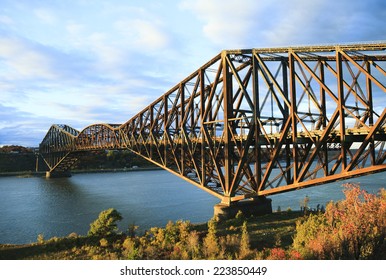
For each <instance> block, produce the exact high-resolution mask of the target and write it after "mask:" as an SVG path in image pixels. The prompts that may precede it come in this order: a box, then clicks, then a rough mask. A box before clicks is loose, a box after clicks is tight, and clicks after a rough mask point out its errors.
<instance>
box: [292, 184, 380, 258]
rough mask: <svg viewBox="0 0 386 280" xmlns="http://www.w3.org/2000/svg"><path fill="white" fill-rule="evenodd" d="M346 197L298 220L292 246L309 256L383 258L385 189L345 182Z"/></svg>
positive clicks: (306, 256) (304, 255) (305, 256)
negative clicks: (375, 191)
mask: <svg viewBox="0 0 386 280" xmlns="http://www.w3.org/2000/svg"><path fill="white" fill-rule="evenodd" d="M344 194H345V197H346V198H345V199H344V200H342V201H339V202H336V203H333V202H330V203H329V204H328V205H327V207H326V211H325V213H323V214H322V213H318V214H314V215H313V214H311V215H310V216H308V217H307V218H306V219H305V220H304V221H298V222H297V225H296V232H297V233H296V236H295V238H294V242H293V247H294V249H295V250H297V251H299V252H300V253H301V254H302V256H303V257H304V258H308V259H385V258H386V242H385V237H386V191H385V190H384V189H382V190H381V192H380V195H379V196H376V195H374V194H369V193H367V192H366V191H364V190H361V189H360V188H359V186H358V185H353V184H346V185H345V190H344Z"/></svg>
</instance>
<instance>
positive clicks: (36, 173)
mask: <svg viewBox="0 0 386 280" xmlns="http://www.w3.org/2000/svg"><path fill="white" fill-rule="evenodd" d="M153 170H163V169H162V168H161V167H157V166H155V167H136V168H133V167H130V168H113V169H89V170H71V174H87V173H116V172H136V171H153ZM45 175H46V171H31V170H29V171H28V170H27V171H12V172H0V177H21V178H31V177H45Z"/></svg>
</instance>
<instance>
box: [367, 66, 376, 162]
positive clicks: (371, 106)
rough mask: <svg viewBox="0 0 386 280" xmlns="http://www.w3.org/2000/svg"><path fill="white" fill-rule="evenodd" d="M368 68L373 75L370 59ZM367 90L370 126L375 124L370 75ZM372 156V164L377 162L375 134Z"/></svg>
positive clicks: (371, 149) (368, 71)
mask: <svg viewBox="0 0 386 280" xmlns="http://www.w3.org/2000/svg"><path fill="white" fill-rule="evenodd" d="M366 70H367V73H368V74H369V75H371V64H370V62H369V61H366ZM366 91H367V102H368V103H367V106H368V111H367V114H369V115H368V118H369V126H373V125H374V110H373V109H374V107H373V86H372V82H371V79H370V77H369V76H366ZM370 156H371V164H372V165H374V164H375V145H374V136H373V137H371V141H370Z"/></svg>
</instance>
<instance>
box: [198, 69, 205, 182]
mask: <svg viewBox="0 0 386 280" xmlns="http://www.w3.org/2000/svg"><path fill="white" fill-rule="evenodd" d="M199 79H200V118H199V119H200V125H201V127H200V134H201V140H200V141H201V184H202V185H204V184H205V183H206V182H205V181H206V168H205V164H206V163H205V146H206V144H205V143H206V141H205V133H204V113H205V72H204V70H203V69H202V68H201V69H200V71H199Z"/></svg>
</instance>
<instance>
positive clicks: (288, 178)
mask: <svg viewBox="0 0 386 280" xmlns="http://www.w3.org/2000/svg"><path fill="white" fill-rule="evenodd" d="M287 67H288V60H286V59H283V60H282V61H281V68H282V78H283V95H284V97H285V98H286V99H287V100H288V71H287ZM289 110H290V108H289V107H288V105H287V102H284V112H283V125H282V127H281V129H280V131H283V129H284V124H285V122H286V120H287V119H288V118H289V115H290V112H289ZM290 154H291V147H290V143H289V141H287V140H286V143H285V155H286V161H285V162H286V166H285V168H286V169H287V175H286V182H287V184H290V183H291V169H290V168H289V167H290V165H291V157H290Z"/></svg>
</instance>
